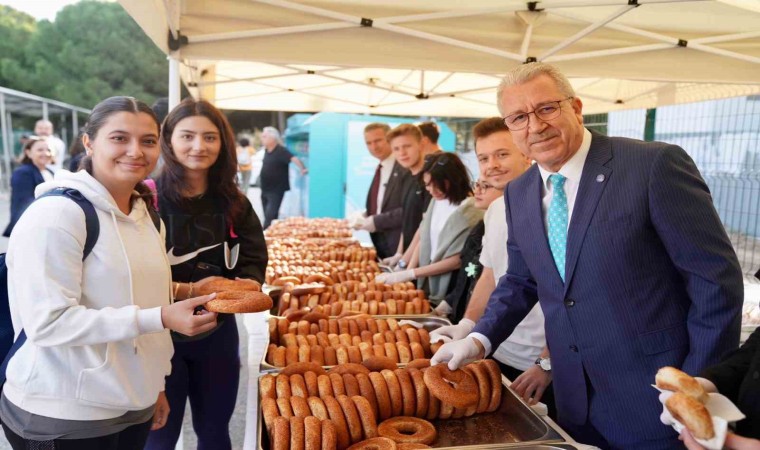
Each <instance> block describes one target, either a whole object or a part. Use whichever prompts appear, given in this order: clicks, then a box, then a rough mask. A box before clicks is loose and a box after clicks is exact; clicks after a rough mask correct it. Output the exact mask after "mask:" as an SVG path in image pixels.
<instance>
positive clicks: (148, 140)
mask: <svg viewBox="0 0 760 450" xmlns="http://www.w3.org/2000/svg"><path fill="white" fill-rule="evenodd" d="M158 139H159V123H158V120H157V119H156V117H155V115H154V114H153V112H152V111H151V110H150V108H149V107H148V106H147V105H145V104H144V103H142V102H138V101H136V100H135V99H133V98H130V97H112V98H109V99H107V100H104V101H103V102H101V103H100V104H98V105H97V106H96V107H95V108H94V109H93V111H92V114H91V115H90V118H89V120H88V122H87V125H86V126H85V134H84V136H83V144H84V146H85V148H86V150H87V154H88V156H87V157H86V158H85V160H84V161H83V167H84V170H80V171H79V172H77V173H73V174H72V173H69V172H65V171H62V172H59V173H58V174H57V175H56V177H55V179H54V180H53V181H51V182H47V183H43V184H41V185H40V186H38V188H37V190H36V195H37V197H39V196H40V195H42V194H44V193H46V192H48V191H50V190H52V189H54V188H57V187H67V188H73V189H76V190H78V191H79V192H80V193H81V194H82V195H83V196H84V197H85V198H86V199H87V200H89V201H90V202H91V203H92V205H93V206H94V208H95V211H96V213H97V216H98V222H99V226H100V231H99V234H98V239H97V242H96V243H95V245H94V247H93V249H92V252H91V253H90V254H89V255H88V256H87V257H86V258H85V259H84V260H83V252H84V243H85V239H86V235H87V231H86V228H85V215H84V213H83V210H82V208H80V206H78V205H77V204H76V203H75V202H74V201H72V200H70V199H68V198H64V197H61V196H53V197H46V198H43V199H39V200H37V201H35V202H33V203H32V204H31V206H30V207H29V208H28V209H27V210H26V212H25V213H24V215H23V216H22V217H21V219H20V220H19V221H18V224H17V226H16V229H15V231H14V233H13V236H12V237H11V239H10V242H9V245H8V254H7V264H8V289H9V299H10V309H11V315H12V318H13V326H14V330H15V332H16V335H17V336H18V335H19V333H20V332H21V330H22V329H23V330H24V332H25V333H26V336H27V340H26V342H25V343H24V344H23V345H22V346H21V347H20V349H19V350H18V351H17V352H16V354H15V355H14V356H13V357H12V358H11V360H10V363H9V364H8V368H7V372H6V375H7V380H6V383H5V385H4V386H3V391H2V397H1V398H0V419H2V423H3V429H4V431H5V435H6V437H7V438H8V441H9V442H10V443H11V445H12V447H13V448H14V449H27V448H35V449H36V448H44V449H48V448H49V449H56V450H58V449H64V450H65V449H77V450H87V449H98V450H104V449H107V450H110V449H114V450H115V449H119V450H121V449H123V450H127V449H130V450H131V449H142V448H143V446H144V443H145V440H146V439H147V435H148V432H149V431H150V429H151V427H153V428H160V427H161V426H163V424H164V423H165V421H166V417H167V416H168V413H169V411H168V403H167V401H166V397H165V395H164V393H163V391H164V377H165V376H166V375H167V374H168V373H169V372H170V370H171V364H170V360H171V356H172V353H173V347H172V342H171V338H170V336H169V330H176V331H179V332H181V333H183V334H187V335H195V334H198V333H203V332H206V331H208V330H210V329H212V328H214V327H215V326H216V314H212V313H205V314H200V315H195V314H194V309H195V307H197V306H200V305H202V304H204V303H205V302H207V301H208V300H210V299H211V298H213V296H206V297H200V298H196V299H190V300H188V301H183V302H178V303H172V290H171V271H170V268H169V262H168V261H167V258H166V253H165V252H164V235H165V229H164V227H163V225H161V230H157V229H156V226H155V225H154V222H153V220H152V218H151V216H150V213H149V210H148V208H149V205H148V203H146V201H144V198H146V197H147V196H150V195H151V192H150V190H149V189H148V188H147V187H146V186H144V185H143V184H142V183H141V181H142V180H143V179H144V178H145V177H147V176H148V174H149V173H150V172H151V171H152V170H153V168H154V167H155V165H156V161H157V159H158V155H159V152H160V146H159V140H158Z"/></svg>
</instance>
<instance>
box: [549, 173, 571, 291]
mask: <svg viewBox="0 0 760 450" xmlns="http://www.w3.org/2000/svg"><path fill="white" fill-rule="evenodd" d="M565 180H567V178H565V177H563V176H562V175H560V174H558V173H556V174H554V175H550V176H549V182H550V183H551V184H552V202H551V204H549V211H548V212H547V222H548V224H549V229H548V230H547V231H548V233H549V248H551V250H552V256H553V257H554V264H556V265H557V271H558V272H559V276H560V277H562V281H563V282H564V281H565V253H567V196H566V195H565V189H564V186H565Z"/></svg>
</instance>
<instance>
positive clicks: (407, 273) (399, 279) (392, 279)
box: [375, 269, 417, 284]
mask: <svg viewBox="0 0 760 450" xmlns="http://www.w3.org/2000/svg"><path fill="white" fill-rule="evenodd" d="M415 278H417V277H416V276H414V269H408V270H402V271H401V272H391V273H381V274H380V275H378V276H376V277H375V283H385V284H396V283H406V282H407V281H412V280H414V279H415Z"/></svg>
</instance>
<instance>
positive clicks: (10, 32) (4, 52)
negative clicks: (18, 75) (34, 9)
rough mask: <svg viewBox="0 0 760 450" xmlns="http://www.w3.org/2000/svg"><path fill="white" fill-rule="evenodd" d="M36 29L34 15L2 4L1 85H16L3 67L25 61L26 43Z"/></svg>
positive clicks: (0, 23) (0, 19)
mask: <svg viewBox="0 0 760 450" xmlns="http://www.w3.org/2000/svg"><path fill="white" fill-rule="evenodd" d="M36 29H37V22H36V21H35V20H34V17H32V16H30V15H28V14H25V13H22V12H20V11H16V10H15V9H13V8H11V7H9V6H4V5H0V86H8V87H11V88H13V87H14V86H16V83H15V80H14V79H12V78H9V77H7V76H6V70H4V69H3V67H4V66H13V65H17V64H18V63H20V62H22V61H23V59H24V48H25V45H26V43H27V42H28V41H29V39H30V38H31V37H32V35H33V34H34V32H35V31H36Z"/></svg>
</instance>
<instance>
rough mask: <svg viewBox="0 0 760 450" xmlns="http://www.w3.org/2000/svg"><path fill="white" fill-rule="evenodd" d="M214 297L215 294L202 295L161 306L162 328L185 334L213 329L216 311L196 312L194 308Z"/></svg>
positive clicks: (191, 334)
mask: <svg viewBox="0 0 760 450" xmlns="http://www.w3.org/2000/svg"><path fill="white" fill-rule="evenodd" d="M214 298H216V294H211V295H204V296H202V297H195V298H189V299H187V300H184V301H181V302H176V303H172V304H171V305H168V306H162V307H161V322H162V323H163V324H164V328H168V329H170V330H172V331H176V332H178V333H182V334H184V335H186V336H195V335H196V334H201V333H205V332H206V331H211V330H213V329H214V328H215V327H216V313H212V312H208V311H206V310H203V311H201V312H200V313H198V314H196V313H195V308H196V307H198V306H203V305H205V304H206V303H207V302H209V301H210V300H213V299H214Z"/></svg>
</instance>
